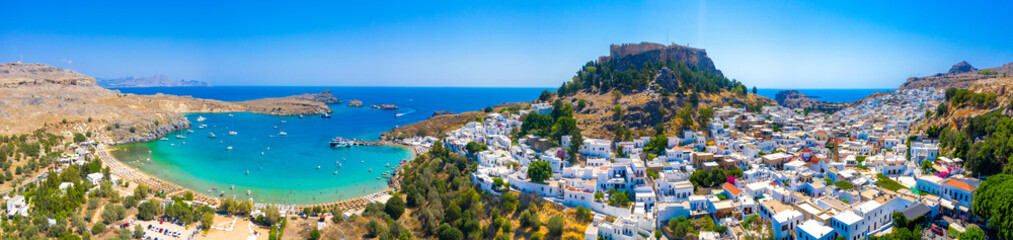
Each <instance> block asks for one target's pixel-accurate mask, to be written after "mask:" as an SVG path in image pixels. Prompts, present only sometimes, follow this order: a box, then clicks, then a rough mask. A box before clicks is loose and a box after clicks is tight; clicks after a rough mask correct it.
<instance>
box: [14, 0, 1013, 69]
mask: <svg viewBox="0 0 1013 240" xmlns="http://www.w3.org/2000/svg"><path fill="white" fill-rule="evenodd" d="M361 2H370V3H365V4H363V3H361ZM1009 9H1013V4H1011V3H1009V2H977V1H953V2H950V1H947V2H933V1H815V2H803V3H799V2H778V1H596V2H587V1H459V2H453V1H451V2H444V1H418V2H415V1H413V2H372V1H350V2H348V3H344V2H334V1H327V2H301V1H292V2H276V1H273V2H252V1H250V2H248V1H237V2H216V1H208V2H191V3H187V2H171V3H149V2H148V1H123V2H106V3H103V4H94V3H90V2H82V1H68V2H65V3H60V2H48V1H12V2H6V3H4V7H3V8H0V61H2V62H11V61H17V60H18V59H19V58H21V56H23V59H24V61H25V62H39V63H46V64H51V65H55V66H60V67H64V68H69V69H75V70H78V71H79V72H81V73H84V74H87V75H91V76H94V77H100V78H101V77H120V76H130V75H137V76H140V75H152V74H155V73H164V74H167V75H169V76H170V77H172V78H174V79H180V78H183V79H196V80H203V81H207V82H210V83H212V84H215V85H318V86H319V85H329V86H331V85H333V86H343V85H354V86H516V87H557V86H559V84H561V83H562V82H563V81H566V80H568V79H570V78H571V77H572V76H573V73H574V72H575V71H576V70H577V69H578V68H579V66H581V65H582V64H583V63H585V62H587V61H590V60H593V59H596V58H597V57H598V56H601V55H606V54H608V46H609V44H614V43H631V42H641V41H649V42H659V43H665V42H674V43H677V44H682V45H686V44H688V45H689V46H692V47H701V48H705V49H707V51H708V53H709V55H710V56H711V58H712V59H713V60H714V62H715V64H716V65H717V67H718V68H719V69H721V70H722V71H724V73H725V74H726V76H728V77H729V78H735V79H737V80H739V81H741V82H744V83H745V84H746V85H748V86H759V87H760V88H894V87H897V86H899V85H900V84H901V83H903V81H904V80H905V79H906V78H908V77H912V76H924V75H930V74H934V73H937V72H945V71H946V70H948V69H949V67H950V66H951V65H953V64H954V63H957V62H959V61H962V60H966V61H968V62H970V63H971V64H972V65H974V66H975V67H978V68H983V67H985V68H989V67H996V66H999V65H1002V64H1004V63H1009V62H1013V41H1011V40H1010V39H1013V31H1009V29H1010V26H1013V17H1011V16H1013V14H1010V12H1009Z"/></svg>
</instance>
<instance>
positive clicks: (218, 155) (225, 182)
mask: <svg viewBox="0 0 1013 240" xmlns="http://www.w3.org/2000/svg"><path fill="white" fill-rule="evenodd" d="M332 108H334V109H335V110H337V111H336V113H335V114H333V118H331V119H324V118H320V117H318V116H306V117H304V118H302V119H300V118H298V117H280V116H270V115H262V114H252V113H233V116H232V117H229V116H228V114H200V115H202V116H204V117H205V118H207V120H206V121H204V122H202V123H203V124H207V127H206V128H204V129H199V128H198V127H197V126H198V125H200V124H201V123H198V122H197V121H196V118H197V117H198V114H191V115H188V116H187V118H189V119H190V121H191V122H194V125H193V126H192V127H191V128H190V129H191V130H193V131H194V133H189V134H188V133H186V132H185V131H179V132H175V133H173V134H170V135H168V136H167V138H168V140H161V141H153V142H147V143H138V144H130V145H124V146H120V147H118V148H120V149H121V150H117V151H114V152H113V154H114V155H115V156H116V158H117V159H120V160H121V161H124V162H127V163H128V164H129V165H131V166H139V167H140V170H141V171H143V172H145V173H147V174H150V175H153V176H156V177H158V178H162V179H166V180H169V181H171V182H174V183H177V184H180V185H182V186H184V187H186V188H190V189H194V190H197V191H201V192H204V193H208V192H207V190H208V189H211V188H217V190H215V191H214V194H212V195H213V196H217V195H218V194H219V193H220V191H225V192H226V194H225V196H227V197H228V196H235V197H236V198H238V199H244V200H245V199H247V198H253V199H254V201H255V202H261V201H263V202H265V203H317V202H330V201H334V200H339V199H347V198H352V197H357V196H361V195H363V194H367V193H372V192H375V191H378V190H381V189H383V188H385V187H386V186H387V184H386V179H385V178H380V179H377V177H382V174H383V172H385V171H393V169H392V168H388V167H387V164H390V166H392V167H396V166H397V165H398V163H400V161H401V160H405V159H409V160H410V159H411V158H412V153H411V152H410V151H408V150H406V149H404V148H399V147H385V146H356V147H352V148H343V149H332V148H330V146H328V141H329V140H330V139H331V138H333V137H334V136H342V137H348V138H352V137H354V138H363V137H367V135H369V134H364V133H368V132H369V131H368V130H366V129H348V128H342V127H337V126H339V125H363V124H357V123H356V122H358V121H377V119H375V117H372V116H371V115H373V114H385V113H383V112H382V111H381V110H375V109H369V108H348V107H342V106H332ZM281 120H285V121H287V123H285V124H282V123H280V121H281ZM274 126H277V127H278V128H277V129H276V128H274ZM229 131H236V132H237V134H236V135H229V134H228V132H229ZM280 131H285V132H287V133H288V135H287V136H280V135H279V134H278V133H279V132H280ZM343 131H344V132H345V133H344V134H342V132H343ZM209 132H213V133H214V134H215V135H217V137H216V138H209V137H208V133H209ZM355 133H360V134H359V135H356V134H355ZM176 135H183V136H185V137H186V138H185V139H178V138H176V137H175V136H176ZM229 146H232V148H233V149H232V150H227V149H226V148H227V147H229ZM269 148H270V149H269ZM149 151H150V152H149ZM148 158H150V159H151V163H148V162H147V159H148ZM137 159H141V161H137ZM338 163H341V166H340V167H339V166H338ZM318 166H319V168H318ZM370 169H372V172H370V171H369V170H370ZM246 171H249V174H246ZM335 172H337V173H335ZM232 185H235V189H230V186H232ZM247 190H250V192H251V194H250V195H247V194H246V191H247ZM209 194H210V193H209Z"/></svg>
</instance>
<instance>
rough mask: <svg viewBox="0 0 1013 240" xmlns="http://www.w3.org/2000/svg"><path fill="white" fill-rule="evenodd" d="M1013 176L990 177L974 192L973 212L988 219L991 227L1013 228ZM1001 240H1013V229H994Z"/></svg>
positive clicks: (999, 175) (998, 175)
mask: <svg viewBox="0 0 1013 240" xmlns="http://www.w3.org/2000/svg"><path fill="white" fill-rule="evenodd" d="M1009 196H1013V175H1009V174H997V175H992V176H989V177H988V178H987V179H985V181H984V182H982V183H981V184H980V185H979V186H978V188H977V189H975V192H974V202H973V203H972V205H971V210H972V211H973V212H974V214H977V215H978V216H981V217H982V219H988V225H989V226H1013V198H1011V197H1009ZM994 230H995V233H996V236H997V237H999V239H1013V229H1011V228H1006V227H997V228H994Z"/></svg>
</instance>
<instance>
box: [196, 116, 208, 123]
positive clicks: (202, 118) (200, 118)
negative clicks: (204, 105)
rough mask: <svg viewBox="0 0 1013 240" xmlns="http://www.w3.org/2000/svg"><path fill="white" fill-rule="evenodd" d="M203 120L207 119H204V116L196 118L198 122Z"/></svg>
mask: <svg viewBox="0 0 1013 240" xmlns="http://www.w3.org/2000/svg"><path fill="white" fill-rule="evenodd" d="M204 120H207V118H204V116H197V121H198V122H203V121H204Z"/></svg>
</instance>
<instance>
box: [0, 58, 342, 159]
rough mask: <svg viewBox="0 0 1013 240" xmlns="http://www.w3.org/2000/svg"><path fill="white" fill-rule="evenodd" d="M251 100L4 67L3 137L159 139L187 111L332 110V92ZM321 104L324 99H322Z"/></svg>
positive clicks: (45, 68)
mask: <svg viewBox="0 0 1013 240" xmlns="http://www.w3.org/2000/svg"><path fill="white" fill-rule="evenodd" d="M307 96H309V95H300V96H293V97H285V98H272V99H259V100H251V101H246V102H223V101H217V100H208V99H199V98H193V97H189V96H174V95H164V94H157V95H134V94H122V93H120V92H118V91H113V90H109V89H105V88H102V87H100V86H99V85H98V84H97V83H96V81H95V79H94V78H92V77H89V76H85V75H82V74H79V73H77V72H75V71H73V70H67V69H62V68H58V67H53V66H49V65H45V64H23V63H7V64H0V134H21V133H28V132H31V131H34V130H36V129H40V128H46V129H47V130H49V131H50V132H53V133H55V134H61V135H64V136H71V135H72V134H73V133H84V132H91V133H92V135H93V136H94V138H95V139H97V140H99V141H103V142H108V143H126V142H138V141H148V140H153V139H157V138H158V137H160V136H163V135H164V134H166V133H169V132H172V131H175V130H179V129H183V128H186V127H188V126H189V125H190V122H189V121H188V120H187V119H186V118H184V117H183V116H182V115H181V114H182V113H194V112H241V111H247V112H254V113H265V114H275V115H296V114H320V113H326V112H330V111H331V110H330V108H329V107H327V104H326V103H324V102H322V101H332V100H333V99H336V98H334V97H333V96H330V93H329V92H324V93H320V94H315V96H312V97H310V98H307ZM318 100H320V101H318Z"/></svg>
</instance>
